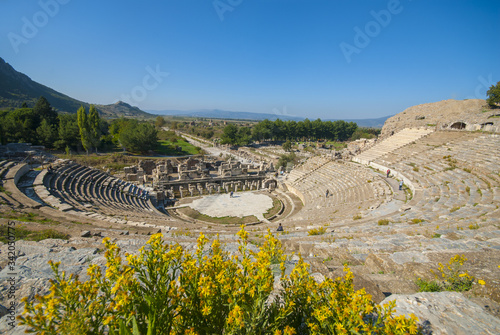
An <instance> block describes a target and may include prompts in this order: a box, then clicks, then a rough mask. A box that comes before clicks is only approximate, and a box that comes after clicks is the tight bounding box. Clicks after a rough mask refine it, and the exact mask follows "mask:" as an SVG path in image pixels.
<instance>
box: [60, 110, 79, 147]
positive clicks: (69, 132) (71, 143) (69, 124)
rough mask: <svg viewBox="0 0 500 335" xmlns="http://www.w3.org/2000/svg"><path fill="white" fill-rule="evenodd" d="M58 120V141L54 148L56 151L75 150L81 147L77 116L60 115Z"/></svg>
mask: <svg viewBox="0 0 500 335" xmlns="http://www.w3.org/2000/svg"><path fill="white" fill-rule="evenodd" d="M58 118H59V129H58V140H57V141H56V142H55V143H54V147H55V148H56V149H58V150H65V149H66V147H69V148H72V149H74V150H77V149H78V148H79V147H80V146H81V137H80V129H79V128H78V119H77V114H60V115H59V116H58Z"/></svg>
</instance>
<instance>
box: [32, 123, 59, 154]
mask: <svg viewBox="0 0 500 335" xmlns="http://www.w3.org/2000/svg"><path fill="white" fill-rule="evenodd" d="M36 133H37V135H38V139H39V141H40V143H41V144H43V145H44V146H45V147H47V148H53V147H54V142H55V141H56V140H57V129H56V126H55V125H52V124H50V123H49V121H47V119H43V120H42V123H41V124H40V127H38V128H37V129H36Z"/></svg>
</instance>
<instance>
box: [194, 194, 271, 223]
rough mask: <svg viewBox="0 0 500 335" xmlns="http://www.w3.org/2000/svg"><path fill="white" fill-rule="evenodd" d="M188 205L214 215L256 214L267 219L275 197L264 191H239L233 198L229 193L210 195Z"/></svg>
mask: <svg viewBox="0 0 500 335" xmlns="http://www.w3.org/2000/svg"><path fill="white" fill-rule="evenodd" d="M187 205H188V206H189V207H191V208H193V209H195V210H197V211H198V212H200V213H202V214H205V215H208V216H212V217H225V216H236V217H244V216H249V215H255V216H256V217H257V219H259V220H261V221H266V220H265V218H264V213H266V212H267V210H268V209H270V208H272V207H273V199H272V198H271V197H269V196H267V195H265V194H262V193H254V192H239V193H234V195H233V197H232V198H231V197H230V195H229V194H216V195H209V196H205V197H203V198H201V199H196V200H194V201H193V202H192V203H190V204H187Z"/></svg>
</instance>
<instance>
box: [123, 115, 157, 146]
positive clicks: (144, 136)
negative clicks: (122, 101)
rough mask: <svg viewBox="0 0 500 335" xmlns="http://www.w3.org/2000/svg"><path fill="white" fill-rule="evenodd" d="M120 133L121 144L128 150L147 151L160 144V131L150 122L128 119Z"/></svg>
mask: <svg viewBox="0 0 500 335" xmlns="http://www.w3.org/2000/svg"><path fill="white" fill-rule="evenodd" d="M119 133H120V135H119V139H120V144H121V146H122V147H123V148H125V150H127V151H131V152H142V153H145V152H147V151H149V150H153V149H154V148H155V147H156V146H157V145H158V131H157V130H156V129H155V127H154V126H153V125H152V124H149V123H139V122H137V120H128V122H127V123H126V124H125V125H124V127H123V129H121V130H120V132H119Z"/></svg>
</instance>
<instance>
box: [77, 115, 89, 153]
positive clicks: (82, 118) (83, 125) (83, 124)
mask: <svg viewBox="0 0 500 335" xmlns="http://www.w3.org/2000/svg"><path fill="white" fill-rule="evenodd" d="M76 114H77V117H78V129H79V131H80V140H81V141H82V146H83V149H85V151H87V155H88V154H89V149H91V148H92V142H91V140H90V137H91V135H90V125H89V122H88V117H87V112H86V111H85V107H83V106H80V108H78V111H77V112H76Z"/></svg>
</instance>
